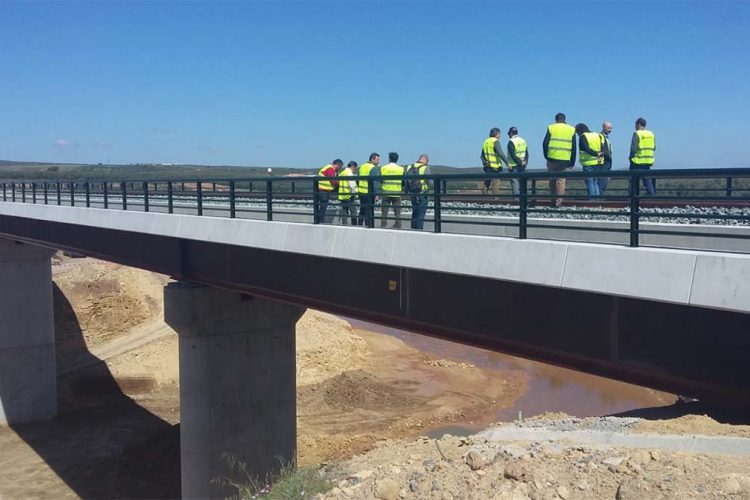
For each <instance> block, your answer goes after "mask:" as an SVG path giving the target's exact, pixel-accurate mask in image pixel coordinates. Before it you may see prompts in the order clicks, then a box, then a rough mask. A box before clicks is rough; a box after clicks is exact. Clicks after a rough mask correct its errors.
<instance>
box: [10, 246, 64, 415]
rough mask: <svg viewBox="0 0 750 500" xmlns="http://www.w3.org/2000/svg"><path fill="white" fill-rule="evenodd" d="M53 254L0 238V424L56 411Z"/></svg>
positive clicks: (52, 251) (49, 251)
mask: <svg viewBox="0 0 750 500" xmlns="http://www.w3.org/2000/svg"><path fill="white" fill-rule="evenodd" d="M53 254H54V250H49V249H47V248H43V247H38V246H35V245H27V244H22V243H17V242H14V241H12V240H7V239H4V238H0V424H19V423H23V422H29V421H33V420H45V419H48V418H52V417H54V416H55V413H57V372H56V365H55V327H54V322H53V309H52V266H51V263H50V258H51V257H52V255H53Z"/></svg>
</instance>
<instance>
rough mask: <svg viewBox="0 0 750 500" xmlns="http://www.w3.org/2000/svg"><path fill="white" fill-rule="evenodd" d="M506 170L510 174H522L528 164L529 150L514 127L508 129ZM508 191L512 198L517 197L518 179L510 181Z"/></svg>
mask: <svg viewBox="0 0 750 500" xmlns="http://www.w3.org/2000/svg"><path fill="white" fill-rule="evenodd" d="M508 138H509V139H510V140H509V141H508V169H509V170H510V171H511V172H523V171H524V170H526V166H527V165H528V164H529V149H528V148H527V147H526V141H525V140H523V139H522V138H521V137H519V135H518V129H517V128H516V127H510V129H508ZM510 189H511V191H512V192H513V196H518V193H519V189H518V179H511V180H510Z"/></svg>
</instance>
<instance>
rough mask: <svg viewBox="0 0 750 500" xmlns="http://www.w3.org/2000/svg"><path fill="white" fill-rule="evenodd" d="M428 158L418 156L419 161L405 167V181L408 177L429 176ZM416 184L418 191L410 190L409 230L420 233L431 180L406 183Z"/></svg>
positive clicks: (431, 183)
mask: <svg viewBox="0 0 750 500" xmlns="http://www.w3.org/2000/svg"><path fill="white" fill-rule="evenodd" d="M428 163H430V157H429V156H427V155H426V154H421V155H419V159H418V160H417V161H415V162H414V163H412V164H411V165H409V166H408V167H406V169H405V170H406V175H407V179H408V176H409V175H430V174H431V173H430V167H429V166H428ZM407 182H412V183H414V184H417V185H418V186H419V190H413V189H410V190H409V192H410V193H411V228H412V229H416V230H418V231H421V230H422V229H423V228H424V217H425V214H426V213H427V193H428V192H429V191H430V190H431V189H433V187H434V185H433V181H432V179H414V180H413V181H407Z"/></svg>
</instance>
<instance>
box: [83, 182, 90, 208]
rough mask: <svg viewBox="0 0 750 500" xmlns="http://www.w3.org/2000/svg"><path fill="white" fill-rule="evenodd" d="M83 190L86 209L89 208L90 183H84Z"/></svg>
mask: <svg viewBox="0 0 750 500" xmlns="http://www.w3.org/2000/svg"><path fill="white" fill-rule="evenodd" d="M83 189H84V190H85V191H86V208H91V183H89V181H86V182H84V183H83Z"/></svg>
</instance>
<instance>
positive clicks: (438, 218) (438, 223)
mask: <svg viewBox="0 0 750 500" xmlns="http://www.w3.org/2000/svg"><path fill="white" fill-rule="evenodd" d="M435 181H436V182H437V189H436V190H435V199H434V201H433V203H434V204H435V207H434V209H435V232H436V233H440V232H442V230H443V220H442V217H443V216H442V213H441V208H442V207H441V201H440V199H441V198H442V195H443V192H445V191H444V189H445V188H446V186H445V185H444V183H443V179H440V178H438V179H435Z"/></svg>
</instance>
